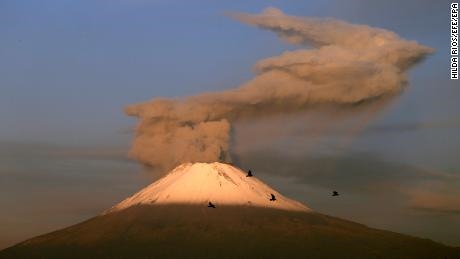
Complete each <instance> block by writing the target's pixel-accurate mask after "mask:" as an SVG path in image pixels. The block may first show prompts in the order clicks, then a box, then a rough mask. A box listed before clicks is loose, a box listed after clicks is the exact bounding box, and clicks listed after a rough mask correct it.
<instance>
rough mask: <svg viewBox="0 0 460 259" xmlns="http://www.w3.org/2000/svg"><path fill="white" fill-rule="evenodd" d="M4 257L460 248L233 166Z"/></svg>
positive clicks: (160, 188)
mask: <svg viewBox="0 0 460 259" xmlns="http://www.w3.org/2000/svg"><path fill="white" fill-rule="evenodd" d="M272 194H273V195H274V196H276V200H270V199H271V195H272ZM210 202H212V204H214V205H215V208H209V207H208V204H209V203H210ZM0 258H460V250H459V249H458V248H453V247H448V246H445V245H442V244H439V243H436V242H433V241H431V240H428V239H421V238H416V237H411V236H407V235H403V234H398V233H394V232H389V231H384V230H378V229H373V228H369V227H367V226H365V225H362V224H358V223H354V222H350V221H347V220H343V219H339V218H335V217H331V216H327V215H324V214H321V213H318V212H315V211H313V210H312V209H310V208H309V207H307V206H305V205H303V204H302V203H300V202H297V201H294V200H292V199H289V198H287V197H285V196H283V195H282V194H281V193H279V192H277V191H276V190H274V189H272V188H271V187H269V186H268V185H266V184H264V183H263V182H262V181H260V180H258V179H257V178H256V177H246V173H245V172H243V171H242V170H240V169H238V168H236V167H234V166H232V165H229V164H223V163H187V164H183V165H180V166H178V167H177V168H175V169H174V170H173V171H171V172H170V173H168V174H167V175H166V176H165V177H163V178H162V179H160V180H158V181H156V182H154V183H152V184H151V185H149V186H147V187H146V188H144V189H142V190H141V191H139V192H138V193H136V194H134V195H132V196H131V197H129V198H127V199H125V200H124V201H122V202H120V203H119V204H116V205H115V206H113V207H112V208H110V209H108V210H106V211H104V212H102V213H101V214H100V215H98V216H96V217H94V218H91V219H89V220H87V221H84V222H82V223H79V224H77V225H74V226H70V227H68V228H64V229H62V230H58V231H55V232H51V233H48V234H45V235H42V236H38V237H35V238H32V239H29V240H26V241H24V242H22V243H19V244H17V245H15V246H12V247H10V248H7V249H5V250H3V251H0Z"/></svg>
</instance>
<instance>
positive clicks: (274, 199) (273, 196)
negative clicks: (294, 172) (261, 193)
mask: <svg viewBox="0 0 460 259" xmlns="http://www.w3.org/2000/svg"><path fill="white" fill-rule="evenodd" d="M270 195H271V196H272V197H271V198H270V201H276V197H275V195H274V194H273V193H272V194H270Z"/></svg>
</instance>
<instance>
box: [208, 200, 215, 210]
mask: <svg viewBox="0 0 460 259" xmlns="http://www.w3.org/2000/svg"><path fill="white" fill-rule="evenodd" d="M208 208H213V209H215V208H216V205H214V204H212V202H209V205H208Z"/></svg>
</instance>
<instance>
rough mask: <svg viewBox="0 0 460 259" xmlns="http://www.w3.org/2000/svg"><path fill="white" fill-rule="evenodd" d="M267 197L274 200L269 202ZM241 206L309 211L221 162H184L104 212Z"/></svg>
mask: <svg viewBox="0 0 460 259" xmlns="http://www.w3.org/2000/svg"><path fill="white" fill-rule="evenodd" d="M271 194H273V195H275V197H276V200H275V201H271V200H270V198H271ZM208 202H212V203H213V204H214V205H216V207H219V206H221V205H237V206H240V205H244V206H255V207H267V208H276V209H284V210H295V211H310V209H309V208H308V207H306V206H304V205H303V204H301V203H300V202H297V201H294V200H291V199H288V198H286V197H284V196H283V195H281V194H280V193H278V192H277V191H275V190H274V189H272V188H270V187H269V186H267V185H266V184H264V183H263V182H261V181H260V180H258V179H257V177H246V173H245V172H243V171H241V170H240V169H238V168H236V167H234V166H232V165H229V164H223V163H217V162H215V163H186V164H182V165H180V166H178V167H176V168H175V169H174V170H172V171H171V172H170V173H168V174H167V175H166V176H164V177H163V178H161V179H159V180H158V181H156V182H154V183H152V184H150V185H149V186H147V187H146V188H144V189H142V190H141V191H139V192H138V193H136V194H134V195H133V196H131V197H129V198H127V199H125V200H124V201H122V202H120V203H119V204H117V205H115V206H114V207H112V208H111V209H110V210H109V211H107V212H113V211H118V210H122V209H125V208H128V207H131V206H134V205H167V204H185V205H201V206H206V205H207V204H208Z"/></svg>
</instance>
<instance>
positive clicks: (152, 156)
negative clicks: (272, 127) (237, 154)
mask: <svg viewBox="0 0 460 259" xmlns="http://www.w3.org/2000/svg"><path fill="white" fill-rule="evenodd" d="M230 16H231V17H232V18H234V19H236V20H238V21H240V22H243V23H246V24H249V25H253V26H256V27H259V28H262V29H265V30H269V31H273V32H275V33H276V34H277V35H278V37H279V38H281V39H282V40H285V41H286V42H288V43H291V44H296V45H299V46H305V47H306V48H304V49H299V50H294V51H286V52H284V53H282V54H281V55H279V56H274V57H270V58H267V59H263V60H260V61H259V62H258V63H257V64H256V65H255V66H254V70H255V73H256V76H255V77H254V78H253V79H252V80H250V81H248V82H246V83H244V84H243V85H241V86H239V87H237V88H234V89H230V90H226V91H223V92H213V93H204V94H200V95H195V96H190V97H187V98H181V99H179V98H177V99H165V98H156V99H153V100H151V101H148V102H145V103H139V104H134V105H130V106H128V107H126V109H125V112H126V113H127V114H128V115H130V116H136V117H138V118H139V123H138V125H137V128H136V131H135V138H134V142H133V146H132V149H131V152H130V154H131V156H132V157H134V158H136V159H138V160H139V161H141V162H142V163H144V164H146V165H150V166H159V167H161V168H170V167H172V166H175V165H177V164H179V163H183V162H196V161H203V162H210V161H231V157H230V152H229V147H230V145H229V142H230V136H231V124H232V123H233V122H235V121H238V120H242V119H245V118H246V119H251V118H254V117H256V116H263V115H270V114H275V113H293V112H296V111H299V110H306V109H309V108H311V107H314V106H318V105H321V106H322V105H336V106H344V107H347V106H353V105H357V104H360V103H363V102H372V101H374V100H377V99H380V98H383V97H389V96H394V95H397V94H398V93H400V92H401V91H402V90H403V88H404V87H405V86H406V84H407V77H406V72H407V70H408V69H410V68H411V67H412V66H414V65H415V64H416V63H418V62H419V61H421V60H422V59H423V58H424V57H426V56H427V55H428V54H429V53H431V52H432V51H433V50H432V49H431V48H428V47H425V46H422V45H420V44H418V43H416V42H415V41H408V40H404V39H402V38H400V37H399V36H398V35H396V34H395V33H393V32H391V31H388V30H384V29H379V28H372V27H369V26H365V25H356V24H350V23H347V22H343V21H338V20H334V19H318V18H308V17H296V16H289V15H286V14H284V13H282V12H281V11H280V10H278V9H275V8H268V9H266V10H265V11H263V12H262V13H261V14H256V15H254V14H245V13H233V14H230Z"/></svg>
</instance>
